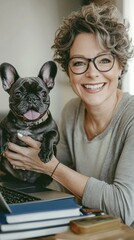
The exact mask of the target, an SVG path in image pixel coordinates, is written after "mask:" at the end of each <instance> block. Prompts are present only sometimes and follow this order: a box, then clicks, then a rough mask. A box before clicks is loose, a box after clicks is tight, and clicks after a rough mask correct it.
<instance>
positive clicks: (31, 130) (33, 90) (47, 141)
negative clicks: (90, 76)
mask: <svg viewBox="0 0 134 240" xmlns="http://www.w3.org/2000/svg"><path fill="white" fill-rule="evenodd" d="M56 74H57V66H56V64H55V63H54V62H53V61H48V62H46V63H44V65H43V66H42V67H41V69H40V71H39V74H38V76H37V77H25V78H21V77H20V76H19V74H18V72H17V70H16V69H15V68H14V66H12V65H11V64H9V63H2V64H1V65H0V77H1V80H2V86H3V89H4V90H5V91H6V92H7V93H8V94H9V108H10V110H9V112H8V114H7V116H5V118H4V119H3V120H2V121H1V123H0V151H1V155H0V164H1V166H2V170H3V169H4V170H5V171H6V172H8V173H9V174H10V175H12V176H14V177H15V178H18V179H19V180H22V181H27V182H29V183H34V182H36V181H38V180H39V179H42V181H43V182H44V184H45V185H48V184H49V183H50V182H51V180H52V178H51V177H49V176H47V175H45V174H44V175H43V174H41V173H37V172H34V171H28V170H25V171H24V170H20V169H14V168H13V166H12V165H11V164H10V163H9V161H8V160H7V159H6V158H5V157H4V156H3V152H4V151H5V150H6V148H7V144H8V142H9V141H10V142H13V143H16V144H18V145H21V146H26V145H25V144H24V142H22V141H21V140H19V139H18V137H17V133H22V134H23V135H29V136H30V137H31V138H33V139H35V140H37V141H40V142H41V150H40V152H39V157H40V159H41V160H42V161H43V162H45V163H46V162H48V161H50V160H51V157H52V155H53V154H55V155H56V145H57V144H58V142H59V131H58V127H57V125H56V123H55V121H54V120H53V118H52V115H51V112H50V110H49V106H50V96H49V92H50V90H51V89H52V88H53V87H54V83H55V82H54V79H55V76H56Z"/></svg>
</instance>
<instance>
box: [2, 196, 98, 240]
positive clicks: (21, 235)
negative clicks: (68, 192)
mask: <svg viewBox="0 0 134 240" xmlns="http://www.w3.org/2000/svg"><path fill="white" fill-rule="evenodd" d="M8 207H9V210H10V211H9V213H5V212H2V213H0V240H20V239H28V238H33V237H34V238H35V237H41V236H48V235H52V234H56V233H62V232H64V231H66V230H68V229H69V223H70V221H72V220H75V219H78V218H82V217H84V215H83V214H82V212H81V211H80V208H81V206H79V205H78V204H77V203H76V202H75V198H74V197H73V196H71V197H68V198H64V199H57V200H49V201H36V202H27V203H20V204H11V205H10V204H9V205H8ZM89 216H94V214H89Z"/></svg>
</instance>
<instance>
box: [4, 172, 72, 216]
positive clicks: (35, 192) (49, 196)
mask: <svg viewBox="0 0 134 240" xmlns="http://www.w3.org/2000/svg"><path fill="white" fill-rule="evenodd" d="M70 196H72V195H71V194H68V193H64V192H60V191H56V190H52V189H50V188H48V187H44V186H43V184H40V185H39V184H35V183H28V182H23V181H19V180H18V179H16V178H14V177H12V176H9V175H8V176H6V175H5V176H0V212H10V209H9V206H8V204H14V203H17V204H19V203H23V202H28V201H41V200H43V201H44V200H46V201H47V200H55V199H63V198H68V197H70ZM9 198H11V199H9ZM16 198H17V202H16ZM14 199H15V200H14Z"/></svg>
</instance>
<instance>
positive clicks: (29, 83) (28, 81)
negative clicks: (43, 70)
mask: <svg viewBox="0 0 134 240" xmlns="http://www.w3.org/2000/svg"><path fill="white" fill-rule="evenodd" d="M20 86H23V87H24V88H25V89H27V90H29V91H32V90H35V89H36V88H37V87H39V86H40V88H45V83H44V82H43V81H42V79H40V78H39V77H26V78H18V80H17V81H16V82H15V83H14V84H13V86H12V88H13V89H14V88H16V87H20ZM12 88H11V89H12Z"/></svg>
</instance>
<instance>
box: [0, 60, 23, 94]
mask: <svg viewBox="0 0 134 240" xmlns="http://www.w3.org/2000/svg"><path fill="white" fill-rule="evenodd" d="M0 77H1V80H2V86H3V88H4V90H5V91H7V92H9V90H10V88H11V86H12V84H14V82H15V81H16V80H17V79H18V78H19V75H18V73H17V71H16V69H15V68H14V67H13V66H12V65H11V64H9V63H2V64H1V65H0Z"/></svg>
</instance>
